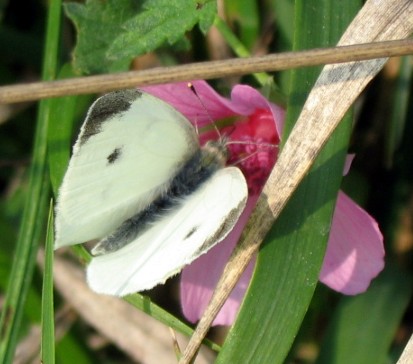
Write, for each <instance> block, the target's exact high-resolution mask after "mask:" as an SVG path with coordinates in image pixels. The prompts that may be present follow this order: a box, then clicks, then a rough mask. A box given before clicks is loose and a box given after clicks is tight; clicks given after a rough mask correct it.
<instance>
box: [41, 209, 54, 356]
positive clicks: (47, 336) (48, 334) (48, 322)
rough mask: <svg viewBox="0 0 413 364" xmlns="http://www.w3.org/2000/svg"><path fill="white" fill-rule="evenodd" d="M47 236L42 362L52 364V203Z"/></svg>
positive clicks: (43, 290)
mask: <svg viewBox="0 0 413 364" xmlns="http://www.w3.org/2000/svg"><path fill="white" fill-rule="evenodd" d="M47 227H48V230H47V236H46V246H45V263H44V274H43V289H42V344H41V358H42V363H47V364H53V363H54V362H55V341H54V337H55V335H54V305H53V243H54V234H53V203H51V204H50V208H49V219H48V224H47Z"/></svg>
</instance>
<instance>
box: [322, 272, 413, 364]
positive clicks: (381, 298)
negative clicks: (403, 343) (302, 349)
mask: <svg viewBox="0 0 413 364" xmlns="http://www.w3.org/2000/svg"><path fill="white" fill-rule="evenodd" d="M406 273H407V272H401V271H399V270H398V269H396V268H395V267H392V266H388V267H386V269H385V270H384V271H383V273H382V274H380V276H379V277H378V278H377V279H375V280H374V281H373V283H372V284H371V286H370V288H369V289H368V291H367V292H366V293H363V294H361V295H358V296H355V297H343V298H342V300H341V302H340V304H339V306H338V307H337V309H336V312H335V314H334V317H333V320H332V322H331V325H330V327H329V328H328V330H327V332H326V333H325V340H324V342H323V345H322V346H321V352H320V355H319V358H318V360H317V364H324V363H326V364H327V363H328V364H341V363H342V364H347V363H352V364H364V363H377V364H384V363H388V362H389V361H388V353H389V348H390V345H391V343H392V342H393V339H394V335H395V333H396V331H397V328H398V327H399V324H400V321H401V319H402V317H403V315H404V312H405V309H406V307H407V304H408V303H409V299H410V296H411V294H412V276H411V274H406Z"/></svg>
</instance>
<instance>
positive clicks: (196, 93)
mask: <svg viewBox="0 0 413 364" xmlns="http://www.w3.org/2000/svg"><path fill="white" fill-rule="evenodd" d="M188 88H189V89H190V90H191V91H192V93H193V94H194V95H195V96H196V97H197V99H198V100H199V103H200V104H201V106H202V108H203V109H204V111H205V113H206V114H207V115H208V117H209V119H210V120H211V124H212V125H213V126H214V129H215V131H216V133H217V134H218V137H219V138H221V133H220V132H219V129H218V128H217V126H216V125H215V122H214V120H213V119H212V117H211V115H210V114H209V111H208V109H207V107H206V106H205V104H204V102H203V101H202V99H201V97H200V96H199V95H198V92H197V91H196V89H195V87H194V85H193V84H192V83H190V82H188ZM195 130H196V131H197V132H198V125H196V129H195Z"/></svg>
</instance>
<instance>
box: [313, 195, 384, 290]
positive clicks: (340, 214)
mask: <svg viewBox="0 0 413 364" xmlns="http://www.w3.org/2000/svg"><path fill="white" fill-rule="evenodd" d="M383 267H384V248H383V236H382V234H381V232H380V230H379V228H378V226H377V223H376V221H375V220H374V219H373V218H372V217H371V216H370V215H369V214H367V212H366V211H364V210H363V209H362V208H361V207H359V206H358V205H356V204H355V203H354V202H353V201H352V200H351V199H350V198H349V197H348V196H346V195H345V194H344V193H343V192H341V191H340V193H339V195H338V199H337V205H336V209H335V211H334V218H333V223H332V227H331V232H330V238H329V242H328V246H327V252H326V256H325V258H324V263H323V267H322V270H321V273H320V281H321V282H323V283H324V284H326V285H327V286H329V287H330V288H332V289H334V290H336V291H339V292H342V293H344V294H349V295H354V294H358V293H362V292H364V291H365V290H366V289H367V288H368V286H369V284H370V282H371V280H372V279H373V278H375V277H376V276H377V275H378V274H379V272H380V271H381V270H382V269H383Z"/></svg>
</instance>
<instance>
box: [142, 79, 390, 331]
mask: <svg viewBox="0 0 413 364" xmlns="http://www.w3.org/2000/svg"><path fill="white" fill-rule="evenodd" d="M193 85H194V87H195V89H196V91H197V93H198V95H199V97H200V99H201V100H202V103H201V101H200V100H199V99H198V98H197V97H196V96H195V95H194V94H193V92H192V91H191V90H190V89H189V88H188V86H187V83H175V84H166V85H160V86H150V87H146V88H144V89H145V91H147V92H149V93H151V94H153V95H154V96H157V97H159V98H161V99H163V100H164V101H166V102H168V103H170V104H171V105H172V106H174V107H175V108H176V109H177V110H179V111H180V112H181V113H182V114H184V115H185V116H186V117H187V118H188V119H189V120H190V121H191V122H192V123H193V124H194V125H197V126H198V128H201V127H202V126H205V125H207V124H210V123H211V118H212V119H213V120H214V121H219V120H222V119H228V118H232V119H235V122H234V123H233V124H232V125H231V126H229V127H226V128H223V129H222V130H221V132H222V133H225V135H229V136H230V139H231V140H232V141H247V142H248V141H251V142H252V143H245V144H230V145H229V149H230V155H231V158H230V160H229V161H228V162H229V164H231V163H236V164H237V166H238V167H239V168H241V170H242V171H243V173H244V175H245V176H246V179H247V182H248V187H249V198H248V202H247V206H246V208H245V211H244V212H243V214H242V215H241V218H240V219H239V221H238V223H237V224H236V226H235V228H234V229H233V231H231V233H230V234H229V235H228V236H227V238H226V239H225V240H224V241H222V242H221V243H220V244H218V245H217V246H215V247H214V248H212V249H211V250H210V251H209V252H208V253H207V254H205V255H203V256H201V257H200V258H198V259H197V260H196V261H195V262H193V263H192V264H191V265H189V266H187V267H186V268H185V269H184V270H183V272H182V277H181V302H182V307H183V312H184V314H185V316H186V317H187V318H188V320H190V321H191V322H196V321H197V320H198V319H199V318H200V317H201V315H202V313H203V311H204V310H205V308H206V306H207V304H208V302H209V299H210V297H211V295H212V292H213V290H214V288H215V286H216V283H217V281H218V279H219V277H220V275H221V272H222V270H223V268H224V266H225V264H226V262H227V261H228V258H229V256H230V254H231V252H232V249H233V247H234V246H235V244H236V243H237V241H238V239H239V237H240V235H241V232H242V230H243V228H244V226H245V224H246V222H247V220H248V217H249V215H250V214H251V212H252V210H253V209H254V206H255V204H256V202H257V199H258V196H259V193H260V192H261V189H262V187H263V186H264V183H265V181H266V179H267V178H268V175H269V173H270V172H271V169H272V167H273V165H274V163H275V162H276V158H277V154H278V149H277V148H274V147H268V145H273V146H276V145H278V143H279V140H280V133H281V130H282V124H283V120H284V111H283V110H282V109H281V108H280V107H278V106H276V105H274V104H271V103H270V102H269V101H268V100H266V99H265V98H264V97H263V96H262V95H261V94H260V93H259V92H258V91H256V90H255V89H253V88H251V87H249V86H245V85H237V86H235V87H234V88H233V89H232V92H231V99H230V100H228V99H226V98H223V97H221V96H220V95H218V94H217V93H216V92H215V91H214V90H213V89H212V88H211V87H210V86H209V85H208V84H207V83H206V82H204V81H195V82H193ZM202 104H203V105H202ZM233 121H234V120H233ZM211 138H216V133H215V132H207V133H203V134H201V135H200V140H201V143H204V142H205V141H206V140H208V139H211ZM260 145H261V146H260ZM262 145H264V147H262ZM247 156H248V158H245V157H247ZM254 264H255V262H251V263H250V265H249V266H248V268H247V270H246V271H245V272H244V274H243V276H242V278H241V280H240V281H239V282H238V285H237V286H236V288H235V289H234V291H233V292H232V294H231V295H230V297H229V299H228V300H227V302H226V303H225V305H224V307H223V308H222V309H221V311H220V313H219V314H218V316H217V318H216V319H215V321H214V324H215V325H229V324H231V323H232V322H233V321H234V319H235V316H236V314H237V312H238V308H239V305H240V303H241V301H242V299H243V296H244V294H245V291H246V289H247V287H248V283H249V281H250V278H251V275H252V271H253V267H254ZM383 267H384V248H383V237H382V235H381V233H380V231H379V229H378V226H377V223H376V222H375V221H374V219H373V218H372V217H371V216H369V215H368V214H367V213H366V212H365V211H364V210H363V209H361V208H360V207H359V206H358V205H356V204H355V203H354V202H353V201H352V200H351V199H350V198H349V197H347V196H346V195H345V194H344V193H343V192H340V193H339V195H338V200H337V204H336V209H335V212H334V218H333V222H332V228H331V233H330V238H329V242H328V247H327V252H326V256H325V259H324V264H323V267H322V270H321V273H320V281H321V282H323V283H324V284H326V285H328V286H329V287H331V288H332V289H334V290H337V291H339V292H342V293H345V294H357V293H361V292H364V291H365V290H366V289H367V288H368V286H369V284H370V282H371V280H372V279H373V278H374V277H376V276H377V274H378V273H379V272H380V271H381V270H382V269H383Z"/></svg>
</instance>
